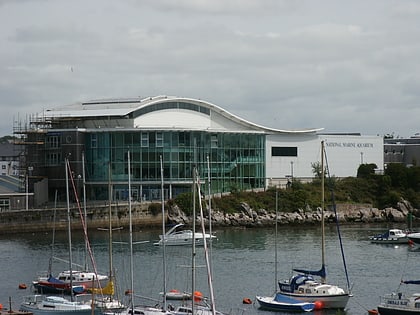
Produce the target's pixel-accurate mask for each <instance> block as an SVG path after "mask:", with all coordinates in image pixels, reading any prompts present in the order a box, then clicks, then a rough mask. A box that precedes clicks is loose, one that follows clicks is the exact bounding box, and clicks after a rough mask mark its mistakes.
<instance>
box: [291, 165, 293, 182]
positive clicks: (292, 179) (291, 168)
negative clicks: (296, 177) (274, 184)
mask: <svg viewBox="0 0 420 315" xmlns="http://www.w3.org/2000/svg"><path fill="white" fill-rule="evenodd" d="M290 175H291V176H292V182H293V161H290Z"/></svg>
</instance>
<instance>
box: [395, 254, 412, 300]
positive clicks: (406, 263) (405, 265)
mask: <svg viewBox="0 0 420 315" xmlns="http://www.w3.org/2000/svg"><path fill="white" fill-rule="evenodd" d="M409 255H410V252H409V251H407V256H406V258H405V263H404V268H402V270H401V281H400V283H399V284H398V288H397V292H398V291H400V288H401V284H403V275H404V273H405V271H406V270H407V265H408V258H409V257H408V256H409Z"/></svg>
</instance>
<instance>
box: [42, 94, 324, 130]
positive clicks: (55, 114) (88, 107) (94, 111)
mask: <svg viewBox="0 0 420 315" xmlns="http://www.w3.org/2000/svg"><path fill="white" fill-rule="evenodd" d="M173 102H184V103H191V104H195V105H198V106H202V107H203V108H207V109H208V110H209V111H210V113H211V115H213V114H218V115H220V116H221V117H223V118H225V119H227V120H230V121H231V122H233V123H235V124H238V125H240V126H242V127H243V128H246V129H251V130H253V131H256V132H263V133H288V134H298V133H315V132H318V131H321V130H323V128H315V129H302V130H282V129H274V128H269V127H264V126H261V125H258V124H255V123H252V122H250V121H247V120H245V119H242V118H240V117H238V116H236V115H234V114H232V113H230V112H228V111H226V110H224V109H222V108H221V107H219V106H217V105H214V104H212V103H209V102H205V101H202V100H199V99H192V98H184V97H175V96H155V97H148V98H144V99H141V98H125V99H103V100H92V101H89V102H83V103H76V104H72V105H66V106H62V107H57V108H54V109H50V110H46V112H44V116H45V117H47V118H51V119H60V118H61V119H69V118H84V119H89V118H95V117H96V118H99V119H102V118H104V117H110V116H112V117H115V118H119V119H121V118H125V119H126V118H135V117H134V116H133V115H136V113H139V112H140V113H141V110H142V109H146V108H147V107H149V106H152V105H157V104H163V103H173ZM140 115H141V114H140Z"/></svg>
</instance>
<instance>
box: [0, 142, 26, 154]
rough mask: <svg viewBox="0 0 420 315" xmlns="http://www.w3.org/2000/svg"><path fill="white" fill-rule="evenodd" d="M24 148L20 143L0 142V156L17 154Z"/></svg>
mask: <svg viewBox="0 0 420 315" xmlns="http://www.w3.org/2000/svg"><path fill="white" fill-rule="evenodd" d="M23 150H24V148H23V146H22V145H16V144H13V143H0V156H19V155H21V153H22V151H23Z"/></svg>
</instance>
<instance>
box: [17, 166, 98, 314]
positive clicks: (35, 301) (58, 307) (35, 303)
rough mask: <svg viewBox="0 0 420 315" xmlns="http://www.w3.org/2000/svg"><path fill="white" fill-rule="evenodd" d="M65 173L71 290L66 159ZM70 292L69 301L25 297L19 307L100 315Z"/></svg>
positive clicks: (48, 312) (30, 310) (44, 312)
mask: <svg viewBox="0 0 420 315" xmlns="http://www.w3.org/2000/svg"><path fill="white" fill-rule="evenodd" d="M65 172H66V190H67V233H68V243H69V274H70V288H72V276H71V275H72V262H73V258H72V237H71V216H70V197H69V188H68V182H69V178H68V177H69V172H70V165H69V162H68V159H67V158H66V159H65ZM70 291H71V300H68V299H65V298H63V297H60V296H43V295H40V294H35V295H31V296H26V297H25V298H24V301H23V303H22V304H21V305H20V310H21V311H26V312H31V313H32V314H34V315H47V314H48V315H49V314H53V315H65V314H71V315H92V314H101V312H100V310H99V309H94V307H93V306H92V305H91V304H86V303H82V302H80V301H75V300H74V295H73V293H72V290H70Z"/></svg>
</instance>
